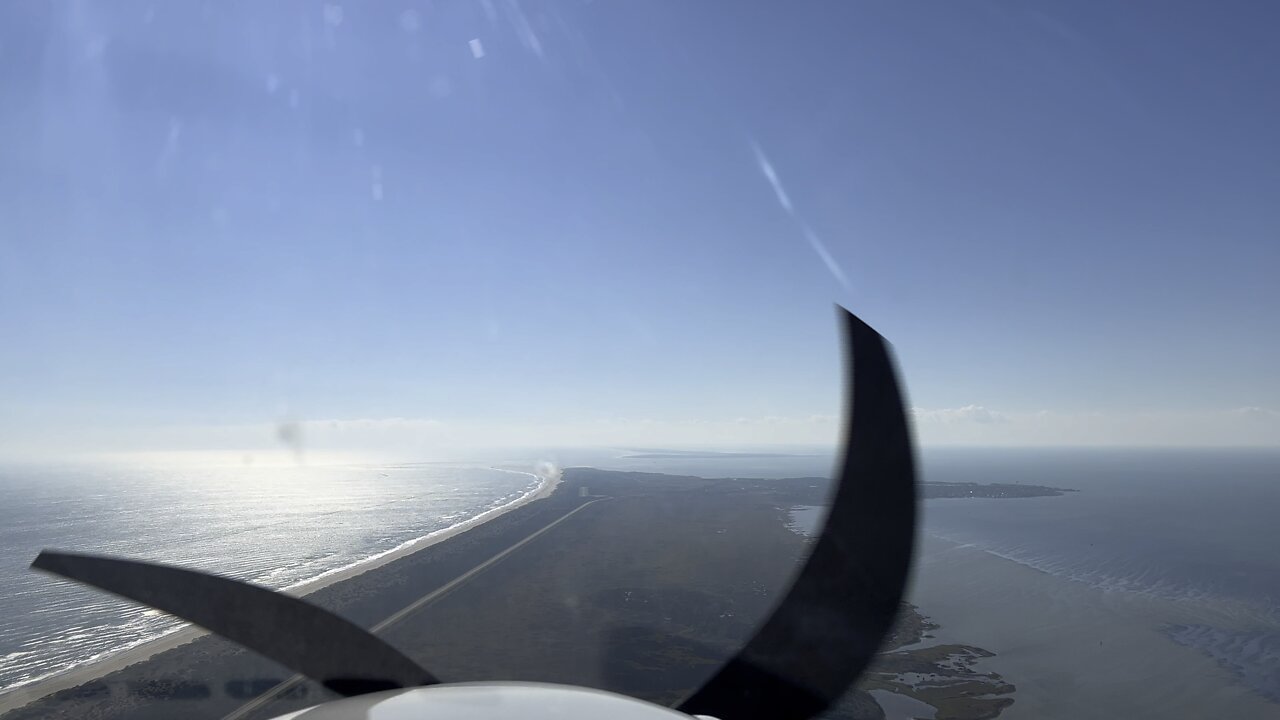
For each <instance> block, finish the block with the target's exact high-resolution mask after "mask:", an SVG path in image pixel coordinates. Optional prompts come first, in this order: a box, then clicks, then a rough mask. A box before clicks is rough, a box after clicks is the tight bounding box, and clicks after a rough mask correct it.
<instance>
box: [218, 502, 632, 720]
mask: <svg viewBox="0 0 1280 720" xmlns="http://www.w3.org/2000/svg"><path fill="white" fill-rule="evenodd" d="M608 499H609V498H596V499H594V500H588V501H587V502H585V503H583V504H581V505H579V506H578V507H576V508H574V509H572V510H570V511H569V512H567V513H565V514H564V515H561V516H560V517H558V518H556V519H555V520H552V521H551V522H549V523H547V524H546V525H544V526H543V527H542V528H540V529H538V530H536V531H534V532H532V533H530V534H529V535H528V536H527V537H525V538H524V539H522V540H520V541H518V542H516V543H515V544H513V545H512V546H511V547H508V548H507V549H505V550H503V551H502V552H499V553H498V554H496V555H494V556H493V557H491V558H489V559H488V560H485V561H484V562H482V563H480V564H479V565H476V566H475V567H473V568H471V569H470V570H468V571H467V572H465V573H463V574H461V575H459V576H458V577H456V578H454V579H453V580H450V581H449V582H447V583H445V584H444V585H442V586H440V587H438V588H436V589H435V590H432V591H431V592H429V593H427V594H426V595H423V596H422V597H420V598H418V599H417V600H414V601H413V602H411V603H409V604H408V605H406V606H404V607H403V608H401V609H400V610H397V611H396V612H395V613H393V614H392V615H390V616H388V617H387V618H386V619H384V620H383V621H382V622H379V623H378V624H377V625H374V626H373V627H372V628H370V630H371V631H372V632H374V633H380V632H382V631H384V630H386V629H387V628H389V627H391V626H392V625H394V624H396V623H397V622H400V621H401V620H403V619H405V618H406V617H408V616H409V615H412V614H413V613H415V612H417V611H419V610H421V609H422V608H424V607H426V606H428V605H430V604H431V603H433V602H435V601H436V600H439V599H440V598H442V597H444V596H445V595H448V594H449V593H450V592H452V591H453V590H456V589H457V588H458V587H460V586H461V585H463V584H464V583H466V582H467V581H468V580H471V579H472V578H474V577H475V576H476V575H479V574H480V573H482V572H484V571H485V570H487V569H488V568H490V567H493V566H494V565H495V564H497V563H499V562H501V561H502V560H504V559H505V558H507V557H508V556H509V555H511V554H512V553H514V552H516V551H517V550H519V549H520V548H522V547H524V546H525V545H528V544H529V543H531V542H533V541H534V540H536V539H538V537H540V536H541V535H542V534H543V533H546V532H547V531H549V530H551V529H552V528H554V527H555V526H557V525H559V524H560V523H562V522H564V521H566V520H568V519H569V518H571V517H573V516H574V515H575V514H577V513H579V512H581V511H582V510H584V509H586V508H587V507H589V506H591V505H594V504H596V503H598V502H601V501H602V500H608ZM427 669H428V670H430V668H427ZM305 680H306V678H304V677H302V676H301V675H294V676H293V677H291V678H289V679H287V680H285V681H284V682H282V683H280V684H278V685H276V686H275V687H273V688H271V689H270V690H268V691H266V692H264V693H263V694H261V695H259V696H258V697H256V698H254V699H253V700H250V701H249V702H247V703H245V704H244V705H241V706H240V707H238V708H236V709H235V710H234V711H232V712H230V713H228V714H227V715H225V716H223V720H240V719H241V718H244V717H246V716H248V715H249V713H252V712H254V711H255V710H258V709H260V708H262V707H264V706H266V705H267V704H268V703H270V702H271V701H273V700H275V699H277V698H278V697H280V696H281V695H282V694H284V693H286V692H287V691H288V690H289V689H291V688H292V687H294V686H295V685H297V684H298V683H301V682H304V681H305Z"/></svg>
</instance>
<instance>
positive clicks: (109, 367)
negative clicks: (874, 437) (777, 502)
mask: <svg viewBox="0 0 1280 720" xmlns="http://www.w3.org/2000/svg"><path fill="white" fill-rule="evenodd" d="M1278 20H1280V10H1277V9H1275V8H1274V6H1272V5H1270V4H1266V3H1244V4H1234V3H1214V4H1205V3H1168V2H1160V3H1124V4H1119V5H1117V4H1113V3H1078V4H1071V5H1063V4H1050V3H1035V2H1029V3H977V2H974V3H930V4H906V3H892V4H889V3H883V4H880V3H865V4H864V3H776V4H774V3H732V4H723V5H715V4H712V3H677V2H672V3H607V2H594V3H591V2H564V3H510V2H497V0H495V1H494V2H490V3H475V4H471V3H456V4H448V3H439V4H428V3H415V2H409V1H407V0H406V1H405V2H397V3H362V4H355V3H350V4H344V3H271V4H263V3H239V4H216V3H213V4H188V3H110V4H103V3H83V4H80V3H49V4H45V3H9V4H5V5H4V6H3V8H2V9H0V138H3V140H2V141H0V337H3V338H4V342H3V345H2V346H0V397H3V398H4V401H3V404H2V405H0V456H6V457H26V456H41V455H44V456H55V455H56V456H66V455H69V454H77V453H104V452H148V451H166V452H167V451H175V452H176V451H184V452H196V451H200V452H229V453H238V452H242V451H243V452H265V451H267V450H269V449H271V448H274V447H277V440H276V433H275V431H274V428H275V427H276V426H277V425H278V424H279V423H280V422H283V421H290V422H301V423H303V425H302V429H303V431H304V437H305V438H307V442H308V443H309V444H310V445H311V446H312V447H314V448H316V449H317V450H318V451H331V452H333V453H337V454H341V453H346V454H365V455H386V456H391V455H395V456H401V457H409V456H413V457H417V456H423V457H431V456H436V455H439V454H441V453H446V452H447V450H448V448H451V447H455V446H466V445H484V444H491V445H507V444H531V445H538V444H554V445H570V446H571V445H580V444H597V443H602V444H648V445H652V444H668V445H676V444H688V445H696V444H708V443H711V444H750V443H766V442H773V443H829V442H831V441H833V440H834V439H835V437H836V434H837V432H838V422H837V421H836V420H835V418H834V416H836V415H837V414H838V411H839V400H840V377H839V340H838V337H837V335H836V325H835V322H834V315H833V312H832V309H831V306H832V303H837V302H838V303H841V304H844V305H846V306H848V307H849V308H851V309H853V310H854V311H855V312H857V313H859V314H860V315H861V316H863V317H864V318H865V319H866V320H868V321H869V322H871V323H872V324H874V325H876V326H877V327H878V328H879V329H880V330H881V331H882V332H883V333H884V334H885V335H887V336H888V337H889V338H890V339H891V340H892V341H893V342H894V343H895V346H896V348H897V350H898V354H899V359H900V361H901V364H902V369H903V372H904V374H905V377H906V380H907V383H908V387H909V392H910V397H911V401H912V404H913V405H914V406H915V407H916V408H917V412H916V419H917V428H918V431H919V435H920V438H921V440H922V441H923V442H925V443H929V444H978V445H990V444H1013V445H1018V444H1031V445H1037V444H1211V445H1212V444H1255V445H1256V444H1264V445H1274V444H1277V443H1280V375H1277V373H1276V372H1275V368H1277V367H1280V333H1278V332H1277V330H1278V329H1280V327H1278V325H1280V323H1278V322H1277V320H1276V317H1275V309H1276V308H1278V307H1280V282H1276V277H1277V275H1278V274H1280V237H1278V233H1280V143H1277V142H1276V141H1275V140H1276V130H1275V128H1277V127H1280V94H1277V93H1275V92H1273V91H1272V90H1271V88H1272V87H1273V86H1274V68H1276V67H1280V47H1277V45H1276V44H1275V43H1274V42H1273V41H1272V38H1271V36H1270V29H1271V28H1274V27H1275V24H1276V22H1277V21H1278Z"/></svg>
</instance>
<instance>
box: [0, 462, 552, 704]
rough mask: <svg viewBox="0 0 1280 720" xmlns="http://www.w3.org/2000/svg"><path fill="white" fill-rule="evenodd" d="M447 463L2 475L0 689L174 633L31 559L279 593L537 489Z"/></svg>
mask: <svg viewBox="0 0 1280 720" xmlns="http://www.w3.org/2000/svg"><path fill="white" fill-rule="evenodd" d="M539 486H540V480H539V478H538V477H537V476H535V475H533V474H532V473H523V472H516V471H510V470H496V469H490V468H487V467H483V466H479V467H467V466H459V465H438V464H420V465H399V466H386V467H367V466H366V467H305V466H304V467H284V468H251V467H246V468H231V469H226V468H219V469H204V470H192V469H184V470H175V469H162V468H150V469H144V468H136V467H134V468H121V467H116V468H106V467H102V468H33V467H26V468H2V469H0V496H2V497H3V499H4V501H3V502H2V503H0V608H3V609H4V611H3V612H0V689H6V688H12V687H14V686H17V685H20V684H24V683H28V682H31V681H33V680H37V679H39V678H41V677H45V676H48V675H50V674H52V673H56V672H58V671H60V670H63V669H66V668H69V667H72V666H75V665H78V664H83V663H85V662H90V661H92V660H94V659H96V658H99V657H102V656H105V655H108V654H111V653H113V652H117V651H120V650H122V649H126V648H128V647H132V646H134V645H137V644H139V643H141V642H145V641H147V640H150V639H153V638H155V637H159V636H161V635H163V634H165V633H168V632H172V631H174V630H176V629H179V628H180V627H182V624H181V623H178V622H177V621H174V620H172V619H169V618H168V617H166V616H163V615H161V614H159V613H157V612H155V611H150V610H146V609H143V608H141V607H139V606H137V605H134V604H131V603H128V602H125V601H122V600H117V599H114V598H112V597H110V596H108V595H106V594H104V593H100V592H97V591H94V590H91V589H87V588H82V587H80V586H78V585H76V584H74V583H70V582H66V581H60V580H56V579H53V578H51V577H49V576H46V575H44V574H42V573H36V572H33V571H31V570H29V569H28V567H27V566H28V565H29V564H30V562H31V560H32V559H33V558H34V557H35V556H36V553H38V552H39V551H40V550H41V549H44V548H53V549H61V550H72V551H81V552H92V553H104V554H113V555H122V556H128V557H135V558H143V559H150V560H156V561H163V562H167V563H174V564H179V565H186V566H191V567H196V568H201V569H205V570H209V571H213V572H218V573H222V574H227V575H231V576H233V577H236V578H239V579H242V580H249V581H252V582H256V583H259V584H262V585H266V586H268V587H272V588H277V589H281V588H288V587H291V586H294V585H297V584H299V583H302V582H305V581H308V580H312V579H314V578H317V577H322V576H324V575H325V574H327V573H332V572H335V571H337V570H340V569H343V568H347V567H350V566H352V565H355V564H358V563H360V562H366V561H368V560H369V559H371V558H374V557H376V556H378V555H380V554H383V553H387V552H389V551H392V550H394V549H396V548H398V547H400V546H402V545H403V544H405V543H409V542H413V541H415V540H418V539H421V538H423V537H424V536H427V535H429V534H431V533H433V532H439V531H442V530H445V529H447V528H450V527H453V526H455V525H458V524H460V523H463V522H466V521H468V520H470V519H472V518H475V517H477V516H479V515H481V514H482V513H485V512H488V511H491V510H494V509H497V508H500V507H501V506H503V505H506V504H508V503H512V502H514V501H516V500H518V499H520V498H521V497H524V496H525V495H526V494H528V493H530V492H533V491H535V490H536V489H537V488H538V487H539Z"/></svg>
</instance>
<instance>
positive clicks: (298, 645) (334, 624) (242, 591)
mask: <svg viewBox="0 0 1280 720" xmlns="http://www.w3.org/2000/svg"><path fill="white" fill-rule="evenodd" d="M31 567H33V568H36V569H39V570H44V571H45V572H49V573H53V574H55V575H61V576H62V577H64V578H68V579H70V580H75V581H77V582H81V583H84V584H86V585H92V586H94V587H96V588H99V589H101V590H106V591H107V592H111V593H115V594H116V595H120V596H122V597H125V598H128V599H130V600H134V601H137V602H140V603H144V604H146V605H150V606H151V607H153V608H156V609H157V610H163V611H164V612H167V613H169V614H171V615H176V616H178V617H180V618H182V619H183V620H187V621H190V622H192V623H195V624H196V625H199V626H201V627H204V628H206V629H208V630H210V631H212V632H214V633H217V634H218V635H221V636H222V637H224V638H226V639H228V640H231V641H233V642H236V643H239V644H240V645H242V646H244V647H246V648H248V649H250V650H253V651H255V652H257V653H259V654H261V655H264V656H266V657H268V658H270V659H271V660H274V661H276V662H278V663H280V664H281V665H284V666H285V667H287V668H289V669H291V670H293V671H295V672H297V673H299V674H301V675H305V676H307V677H309V678H311V679H312V680H315V681H317V682H319V683H321V684H322V685H324V686H325V687H327V688H329V689H330V690H333V691H334V692H336V693H339V694H341V695H346V696H351V695H360V694H363V693H368V692H375V691H378V690H390V689H394V688H401V687H413V686H416V685H432V684H435V683H437V682H439V681H438V680H436V678H435V677H433V676H432V675H431V673H429V672H427V671H426V670H424V669H422V668H421V667H419V666H418V664H417V663H415V662H414V661H412V660H410V659H409V658H407V657H405V656H404V654H402V653H401V652H400V651H399V650H397V649H395V648H394V647H392V646H390V645H388V644H387V643H385V642H383V641H382V640H381V639H379V638H378V637H377V636H375V635H373V634H372V633H369V632H368V631H366V630H364V629H362V628H360V627H359V626H358V625H355V624H353V623H351V622H348V621H347V620H344V619H342V618H340V617H338V616H337V615H334V614H333V613H331V612H329V611H328V610H323V609H321V608H319V607H316V606H315V605H312V604H311V603H309V602H306V601H305V600H299V599H298V598H295V597H292V596H289V595H285V594H284V593H278V592H273V591H271V590H268V589H266V588H262V587H258V586H256V585H250V584H248V583H243V582H240V581H239V580H232V579H229V578H224V577H218V576H216V575H209V574H207V573H202V572H196V571H194V570H184V569H182V568H176V567H171V566H167V565H157V564H153V563H146V562H139V561H137V560H120V559H116V558H109V557H99V556H94V555H80V554H74V553H60V552H51V551H48V550H45V551H43V552H41V553H40V554H39V555H38V556H36V559H35V561H34V562H32V563H31Z"/></svg>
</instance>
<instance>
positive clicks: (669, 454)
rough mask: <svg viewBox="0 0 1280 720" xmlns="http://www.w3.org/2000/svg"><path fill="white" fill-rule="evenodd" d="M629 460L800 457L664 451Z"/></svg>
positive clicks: (745, 453) (643, 454)
mask: <svg viewBox="0 0 1280 720" xmlns="http://www.w3.org/2000/svg"><path fill="white" fill-rule="evenodd" d="M622 457H624V458H628V459H648V460H688V459H712V458H714V459H718V460H723V459H725V458H784V457H799V456H797V455H794V454H792V453H770V452H755V453H748V452H678V451H662V452H639V453H632V454H630V455H623V456H622Z"/></svg>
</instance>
